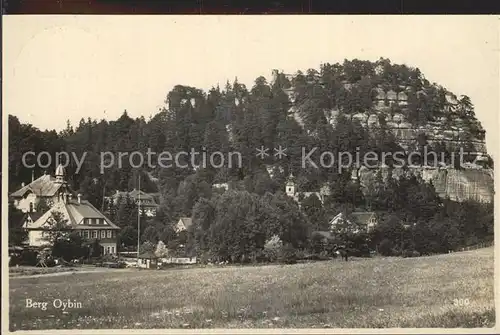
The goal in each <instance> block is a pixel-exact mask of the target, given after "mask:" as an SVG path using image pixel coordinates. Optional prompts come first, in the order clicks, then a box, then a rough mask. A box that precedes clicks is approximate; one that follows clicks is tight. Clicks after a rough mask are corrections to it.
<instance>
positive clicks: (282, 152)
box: [274, 145, 286, 159]
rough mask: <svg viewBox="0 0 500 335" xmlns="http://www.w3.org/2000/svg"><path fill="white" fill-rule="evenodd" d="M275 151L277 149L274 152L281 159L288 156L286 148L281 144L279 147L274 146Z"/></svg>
mask: <svg viewBox="0 0 500 335" xmlns="http://www.w3.org/2000/svg"><path fill="white" fill-rule="evenodd" d="M274 151H276V152H275V153H274V156H275V157H278V159H281V158H282V157H283V156H285V157H286V154H285V151H286V148H282V147H281V145H280V146H279V147H278V149H276V148H274Z"/></svg>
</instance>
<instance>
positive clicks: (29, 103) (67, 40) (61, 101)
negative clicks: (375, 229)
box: [3, 15, 500, 156]
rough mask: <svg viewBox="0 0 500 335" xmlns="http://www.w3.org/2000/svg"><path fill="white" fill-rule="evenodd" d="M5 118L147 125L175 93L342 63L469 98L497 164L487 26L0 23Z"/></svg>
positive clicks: (495, 81)
mask: <svg viewBox="0 0 500 335" xmlns="http://www.w3.org/2000/svg"><path fill="white" fill-rule="evenodd" d="M3 19H4V21H3V76H4V82H3V111H4V113H8V114H13V115H16V116H17V117H18V118H19V119H20V121H21V122H28V123H31V124H33V125H34V126H36V127H38V128H40V129H42V130H44V129H56V130H61V129H63V128H65V126H66V121H67V120H70V122H71V123H72V124H73V125H77V124H78V122H79V121H80V119H81V118H82V117H83V118H85V119H86V118H88V117H91V118H93V119H98V120H99V119H102V118H104V119H107V120H114V119H117V118H118V117H119V116H120V115H121V114H122V113H123V111H124V110H125V109H126V110H127V112H128V113H129V115H130V116H132V117H138V116H141V115H144V116H145V117H146V118H148V117H149V116H150V115H154V114H155V113H156V112H157V111H158V109H159V108H160V107H163V106H164V100H165V98H166V95H167V94H168V92H169V91H170V90H171V89H172V88H173V87H174V86H175V85H177V84H183V85H189V86H194V87H198V88H201V89H203V90H205V91H207V90H208V89H210V88H211V87H212V86H215V85H217V83H219V84H220V85H221V87H223V86H224V84H225V83H226V81H227V80H229V81H230V82H233V81H234V79H235V77H238V81H239V82H242V83H244V84H246V85H247V87H248V88H250V87H251V86H252V85H253V82H254V80H255V78H257V77H259V76H261V75H262V76H265V77H266V78H268V79H271V71H272V69H275V68H276V69H280V70H283V71H284V72H285V73H290V74H293V73H295V72H296V71H297V70H299V69H300V70H302V71H305V70H307V69H308V68H316V69H319V66H320V64H321V63H326V62H329V63H336V62H342V61H343V60H344V59H353V58H358V59H363V60H370V61H376V60H377V59H379V58H380V57H384V58H389V59H390V60H391V61H392V62H393V63H399V64H402V63H404V64H407V65H408V66H412V67H418V68H420V70H421V71H422V73H423V74H424V75H425V77H426V78H427V79H428V80H429V81H431V82H436V83H438V84H440V85H442V86H444V87H445V88H447V89H448V90H450V91H452V92H453V93H455V94H456V95H462V94H465V95H468V96H469V97H470V98H471V100H472V103H473V104H474V105H475V108H476V115H477V117H478V119H479V120H480V121H481V123H482V124H483V127H484V128H485V129H486V132H487V146H488V151H489V152H490V153H491V154H494V155H495V156H496V151H497V147H498V145H496V144H497V143H498V125H499V122H498V117H497V115H498V108H499V60H500V59H499V26H500V25H499V19H498V18H497V17H495V16H375V15H374V16H333V15H328V16H327V15H325V16H319V15H315V16H293V15H287V16H267V15H263V16H223V15H221V16H70V15H68V16H29V15H23V16H4V17H3Z"/></svg>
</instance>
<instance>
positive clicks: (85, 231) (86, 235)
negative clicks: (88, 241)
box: [83, 230, 89, 238]
mask: <svg viewBox="0 0 500 335" xmlns="http://www.w3.org/2000/svg"><path fill="white" fill-rule="evenodd" d="M83 236H84V237H85V238H89V231H88V230H84V231H83Z"/></svg>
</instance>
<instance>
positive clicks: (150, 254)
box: [139, 251, 158, 259]
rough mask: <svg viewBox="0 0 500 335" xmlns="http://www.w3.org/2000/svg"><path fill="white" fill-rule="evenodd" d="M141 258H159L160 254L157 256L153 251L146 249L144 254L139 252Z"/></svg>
mask: <svg viewBox="0 0 500 335" xmlns="http://www.w3.org/2000/svg"><path fill="white" fill-rule="evenodd" d="M139 258H146V259H151V258H158V256H156V255H155V253H154V252H152V251H145V252H143V253H142V254H139Z"/></svg>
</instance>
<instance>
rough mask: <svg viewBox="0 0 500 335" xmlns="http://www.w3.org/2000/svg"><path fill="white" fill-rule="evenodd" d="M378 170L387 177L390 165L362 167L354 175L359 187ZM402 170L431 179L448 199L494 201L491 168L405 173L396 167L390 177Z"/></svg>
mask: <svg viewBox="0 0 500 335" xmlns="http://www.w3.org/2000/svg"><path fill="white" fill-rule="evenodd" d="M380 169H381V170H382V176H383V178H387V177H388V174H389V168H386V167H383V168H378V169H367V168H361V169H360V170H359V171H358V174H357V177H358V178H359V182H360V184H361V186H362V187H363V188H366V186H367V185H369V184H370V183H372V182H373V181H374V180H375V176H376V174H377V172H378V171H379V170H380ZM405 173H407V174H413V175H420V176H421V177H422V179H423V180H425V181H427V182H429V181H431V182H432V183H433V185H434V187H435V188H436V191H437V192H438V194H439V195H440V196H441V197H442V198H445V197H446V196H448V197H449V198H450V199H451V200H455V201H460V202H462V201H465V200H475V201H478V202H493V198H494V189H493V170H491V169H464V170H457V169H451V168H443V169H440V168H409V169H408V170H407V172H405V171H403V169H401V168H395V169H393V171H392V176H393V177H394V178H398V177H400V176H401V175H403V174H405Z"/></svg>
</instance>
